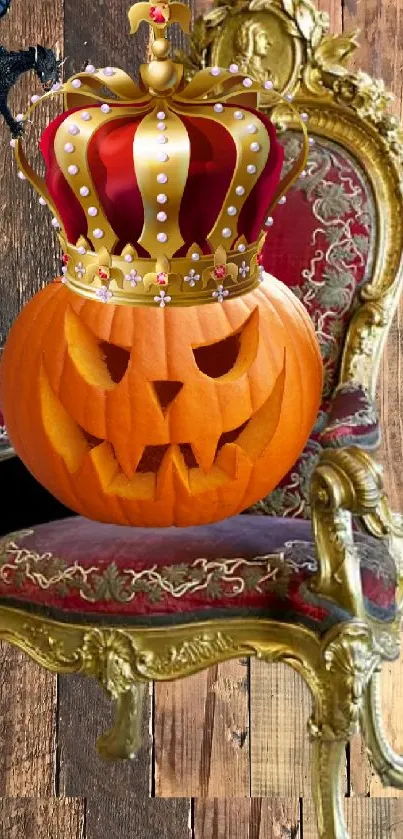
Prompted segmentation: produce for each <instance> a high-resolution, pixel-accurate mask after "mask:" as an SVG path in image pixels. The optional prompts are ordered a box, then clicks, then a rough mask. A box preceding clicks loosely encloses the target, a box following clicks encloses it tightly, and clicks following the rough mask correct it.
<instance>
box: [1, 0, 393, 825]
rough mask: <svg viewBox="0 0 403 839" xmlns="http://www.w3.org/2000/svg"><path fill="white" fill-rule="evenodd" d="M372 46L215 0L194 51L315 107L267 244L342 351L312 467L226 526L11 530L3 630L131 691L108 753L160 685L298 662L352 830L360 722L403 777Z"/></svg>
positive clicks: (380, 762) (202, 60)
mask: <svg viewBox="0 0 403 839" xmlns="http://www.w3.org/2000/svg"><path fill="white" fill-rule="evenodd" d="M294 11H295V14H294ZM354 46H355V38H354V36H351V37H350V38H347V37H346V36H343V37H341V36H340V37H338V36H336V37H333V36H330V35H328V34H327V20H326V17H325V16H324V15H323V14H321V13H318V12H317V11H316V10H315V9H314V7H313V6H312V5H310V3H309V2H307V0H306V2H305V3H304V6H303V11H302V12H301V7H300V6H298V7H297V9H296V10H294V4H293V3H291V2H288V0H287V2H286V0H271V2H269V0H268V2H267V4H266V5H265V6H263V4H260V6H259V10H258V11H251V10H248V8H247V6H246V5H242V6H240V5H239V4H238V5H233V6H228V5H227V6H225V7H224V6H217V7H215V8H213V10H212V11H210V12H209V13H208V14H207V15H205V17H204V18H203V19H200V20H199V21H198V22H197V25H196V29H195V33H194V36H193V40H192V43H191V50H190V54H189V56H188V58H187V59H186V61H187V67H188V71H189V75H191V74H192V72H193V71H194V70H196V69H199V68H200V66H205V65H208V64H210V63H213V64H214V65H221V66H228V65H229V64H230V63H231V62H233V61H236V62H237V63H238V65H239V66H240V67H241V69H242V70H245V71H247V72H248V73H249V74H250V75H252V76H254V77H255V78H257V79H259V80H260V81H262V80H272V81H273V83H274V85H275V86H276V88H277V89H279V90H280V91H281V92H283V93H284V94H285V95H286V96H292V97H294V102H295V104H296V105H297V106H298V107H299V109H300V111H301V112H302V113H303V114H306V117H304V119H305V120H306V121H307V126H308V130H309V135H310V138H311V148H310V154H309V159H308V164H307V167H306V170H305V172H304V176H303V177H301V178H300V180H299V182H298V183H297V184H296V186H295V187H294V188H293V190H292V192H291V193H290V194H289V197H288V200H287V202H286V203H283V204H282V206H279V207H278V209H277V210H276V212H275V215H274V219H273V226H272V228H271V232H270V234H269V236H268V238H267V245H266V249H265V254H264V260H265V261H264V267H265V268H266V269H267V270H268V271H270V272H271V273H273V274H274V275H275V276H277V277H278V278H279V279H280V280H282V281H283V282H284V283H286V284H288V285H289V286H290V287H291V288H292V290H293V292H294V293H295V294H296V295H298V297H299V298H300V299H301V300H302V301H303V303H304V304H305V306H306V308H307V310H308V312H309V314H310V315H311V317H312V319H313V322H314V324H315V327H316V330H317V334H318V336H319V340H320V343H321V347H322V353H323V359H324V366H325V384H324V391H323V402H322V406H321V410H320V413H319V415H318V418H317V422H316V425H315V428H314V430H313V433H312V436H311V438H310V440H309V442H308V445H307V447H306V449H305V451H304V452H303V454H302V456H301V458H300V459H299V461H298V463H297V464H296V465H295V466H294V468H293V469H292V470H291V472H290V474H289V475H288V476H287V477H286V478H285V479H284V480H283V481H282V482H281V484H280V486H279V487H278V488H277V489H276V490H275V491H274V492H273V493H272V494H271V495H270V497H268V498H265V499H262V500H261V501H260V502H259V503H258V504H256V505H255V506H254V507H253V508H252V509H250V510H248V511H245V513H244V514H242V515H240V516H236V517H234V518H231V519H227V520H226V521H223V522H220V523H218V524H214V525H209V526H204V527H191V528H186V529H164V530H156V529H144V528H132V529H131V528H126V527H119V526H115V525H106V524H98V523H95V522H92V521H89V520H87V519H84V518H82V517H74V518H67V519H64V520H63V521H60V520H59V521H57V522H49V523H43V524H40V525H38V526H33V527H32V528H30V529H27V530H25V531H20V532H17V533H12V534H9V535H8V536H6V537H4V538H3V540H2V541H1V545H0V602H1V606H0V635H1V637H2V638H4V639H6V640H8V641H10V642H11V643H13V644H16V645H18V646H19V647H21V648H22V649H24V650H25V651H26V652H27V653H28V654H29V655H31V656H32V657H33V658H34V659H36V660H37V661H39V662H40V663H41V664H42V665H43V666H45V667H48V668H50V669H52V670H53V671H57V672H63V673H66V672H77V671H80V672H84V673H87V674H88V675H90V676H93V677H95V678H96V679H98V681H99V683H100V684H101V685H102V687H103V688H105V689H106V691H107V692H108V693H109V695H110V696H111V697H112V698H113V699H114V700H115V701H116V704H117V717H116V723H115V726H114V728H113V729H112V730H111V731H110V732H108V733H107V734H105V735H104V736H103V737H102V738H101V740H100V742H99V744H98V746H99V749H100V752H101V754H103V755H105V756H107V757H123V758H130V757H133V755H134V754H135V752H136V749H137V747H138V738H139V729H138V722H139V719H140V708H141V697H142V693H143V689H144V684H145V683H146V682H147V680H153V679H158V680H164V679H165V680H169V679H176V678H180V677H184V676H186V675H188V674H190V673H192V672H195V671H197V670H200V669H202V668H205V667H209V666H210V665H212V664H214V663H216V662H219V661H223V660H225V659H229V658H231V657H232V658H234V657H239V656H253V655H257V656H259V657H261V658H263V659H265V660H267V661H268V662H269V661H273V660H275V661H278V660H283V661H285V662H287V663H289V664H290V665H291V666H292V667H294V668H295V669H296V670H297V671H298V672H299V673H300V674H301V675H302V676H303V677H304V678H305V680H306V681H307V683H308V685H309V687H310V689H311V691H312V696H313V712H312V717H311V719H310V721H309V729H310V733H311V735H312V738H313V742H314V760H313V789H314V794H315V798H316V806H317V819H318V826H319V833H320V836H321V837H322V839H325V838H326V839H347V837H348V833H347V828H346V826H345V821H344V816H343V799H342V793H341V789H340V783H339V781H340V770H341V765H342V762H343V760H344V755H345V746H346V744H347V743H348V741H349V739H350V737H351V736H352V735H353V733H355V732H356V730H357V729H358V728H359V727H361V728H362V731H363V734H364V737H365V739H366V744H367V748H368V750H369V752H370V754H371V756H372V760H373V763H374V766H375V768H376V770H377V771H378V772H379V774H380V776H381V778H382V780H383V781H384V782H385V783H387V784H391V785H394V786H396V787H400V788H401V787H403V759H402V758H400V757H398V756H397V755H395V754H394V752H393V751H392V749H391V747H390V746H389V745H388V744H387V742H386V738H385V735H384V732H383V728H382V725H381V721H380V715H379V673H380V669H381V665H382V661H383V660H392V659H395V658H396V657H397V656H398V652H399V624H400V612H401V599H400V598H401V595H400V591H401V586H400V579H401V561H402V560H401V557H402V548H401V545H402V541H401V540H402V537H403V529H402V527H401V525H400V522H399V519H398V517H397V516H396V515H394V514H393V513H392V512H391V511H390V508H389V505H388V500H387V497H386V495H385V492H384V490H383V485H382V473H381V469H380V467H379V466H378V465H377V463H376V461H375V460H374V458H373V455H372V454H371V453H370V452H371V451H372V450H373V449H375V448H376V447H377V445H378V443H379V437H380V431H379V423H378V419H377V414H376V409H375V406H374V401H373V400H374V394H375V387H376V377H377V371H378V367H379V359H380V356H381V351H382V347H383V345H384V342H385V340H386V337H387V332H388V328H389V326H390V323H391V319H392V316H393V313H394V310H395V308H396V305H397V302H398V296H399V291H400V287H401V280H402V271H401V257H402V248H403V231H402V227H401V216H402V212H403V198H402V192H401V188H402V183H401V159H402V154H403V137H402V135H401V134H400V131H399V128H398V126H397V123H396V120H395V119H394V118H393V117H391V116H388V115H387V114H386V112H385V108H386V106H387V105H388V103H389V96H388V94H387V93H385V91H384V88H383V85H382V83H381V82H374V81H372V80H371V79H370V78H369V77H368V76H366V75H365V74H363V73H358V74H352V73H350V72H348V70H347V69H345V66H344V64H345V60H346V59H347V57H348V55H349V53H350V52H351V51H352V50H353V49H354ZM277 122H278V129H279V132H280V136H281V137H282V142H283V143H284V146H285V151H286V158H285V166H286V167H288V166H290V165H291V161H292V159H293V158H295V157H296V156H297V154H298V151H299V149H298V144H299V142H300V141H299V139H298V134H297V133H296V132H295V130H294V129H295V126H293V123H292V118H291V117H290V116H289V115H287V114H286V113H285V112H284V113H282V111H281V109H279V111H278V114H277ZM295 421H296V422H297V421H298V417H297V416H296V418H295ZM5 437H6V433H5V430H3V431H2V441H3V442H2V445H3V453H4V456H6V455H7V456H9V455H11V454H12V449H11V447H10V446H9V445H8V444H7V443H6V442H5ZM20 492H21V489H20Z"/></svg>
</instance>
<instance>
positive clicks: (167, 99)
mask: <svg viewBox="0 0 403 839" xmlns="http://www.w3.org/2000/svg"><path fill="white" fill-rule="evenodd" d="M129 20H130V24H131V33H132V34H134V33H135V32H136V31H137V29H138V26H139V24H140V22H141V21H142V20H145V21H147V22H148V23H149V24H150V26H151V27H152V29H153V33H154V40H153V43H152V45H151V51H152V53H153V59H152V60H151V62H150V63H149V64H145V65H142V66H141V68H140V76H141V83H140V85H138V84H137V83H136V82H135V81H133V79H132V78H131V77H130V76H129V75H128V74H127V73H125V72H124V71H123V70H120V69H119V68H114V67H106V68H103V69H95V68H90V70H87V71H85V72H82V73H78V74H76V75H75V76H72V77H71V78H70V79H68V81H67V82H65V83H64V84H60V85H58V86H57V89H56V90H55V89H54V88H53V89H52V91H50V92H49V93H46V94H44V96H42V97H41V98H40V99H38V101H36V102H34V103H33V104H32V105H31V107H30V108H29V110H28V111H27V113H26V115H25V118H28V117H30V116H31V114H32V112H33V111H34V110H35V109H36V108H37V107H38V105H39V103H40V102H43V100H44V99H47V98H49V97H53V96H58V95H63V104H64V109H65V110H69V109H71V108H78V109H79V108H80V107H85V106H91V110H88V111H87V110H83V111H81V113H80V112H79V111H78V110H77V111H75V112H74V113H73V114H70V115H69V116H67V117H66V118H65V119H64V120H63V122H62V123H61V125H60V126H59V127H58V129H57V131H56V135H55V139H54V149H55V155H56V159H57V162H58V164H59V167H60V169H61V171H62V172H63V175H64V177H65V179H66V181H67V183H68V184H69V186H70V188H71V189H72V191H73V192H74V194H75V196H76V198H77V199H78V200H79V202H80V204H81V207H82V209H83V210H84V212H85V214H86V217H87V218H88V225H89V227H90V222H93V227H92V229H91V231H90V232H89V234H88V233H87V236H88V238H86V237H85V236H80V238H79V239H78V241H77V242H76V243H75V244H72V243H70V242H68V240H67V236H66V235H65V234H64V232H60V234H59V239H60V242H61V245H62V248H63V262H64V267H63V275H64V276H63V278H62V279H63V281H64V282H65V283H66V284H67V285H68V286H69V287H70V288H71V289H73V290H74V291H75V292H77V293H78V294H80V295H83V296H85V297H88V298H93V299H98V300H101V301H103V302H109V301H110V302H113V303H122V304H126V305H140V306H144V305H152V306H155V305H159V306H161V307H162V306H165V305H166V304H168V303H169V304H170V305H179V306H186V305H198V304H200V303H211V302H214V301H218V302H221V303H222V302H224V300H226V299H229V298H231V297H236V296H239V295H241V294H245V293H246V292H248V291H251V290H252V289H253V288H255V287H256V286H257V285H258V284H259V282H260V281H261V279H262V271H261V268H260V266H259V256H258V251H259V250H260V247H261V244H262V242H263V239H264V235H265V232H266V231H267V227H266V228H265V226H263V229H262V231H261V233H260V234H259V237H258V239H257V241H256V242H253V243H248V242H247V241H246V239H245V237H243V236H238V238H236V236H235V235H234V232H233V230H232V229H231V228H230V227H229V226H228V225H229V224H230V223H231V219H232V218H233V217H235V218H236V217H237V216H238V215H239V212H240V210H241V209H242V206H243V205H244V203H245V201H246V199H247V198H248V196H249V195H250V194H251V191H252V189H253V187H254V186H255V184H256V183H257V181H258V179H259V177H260V176H261V174H262V172H263V170H264V167H265V165H266V163H267V160H268V156H269V151H270V141H269V136H268V133H267V131H266V129H265V126H264V123H263V122H262V121H261V120H260V119H259V117H258V116H256V115H252V114H250V116H248V114H249V112H248V110H246V111H245V112H244V111H242V110H240V109H241V108H242V107H244V108H245V109H248V108H250V107H253V108H255V109H256V107H257V105H258V98H259V94H260V93H262V92H263V91H264V93H265V109H266V110H267V107H271V108H272V109H274V108H280V110H281V109H284V108H286V109H289V110H291V111H292V113H293V115H294V117H295V118H296V119H297V120H298V122H299V124H300V127H301V132H302V136H303V143H302V149H301V153H300V155H299V157H298V159H297V160H296V161H295V163H294V164H293V166H292V168H291V169H290V170H289V171H288V172H287V174H286V176H285V177H284V178H283V179H282V180H281V182H280V184H279V186H278V188H277V190H276V193H275V195H274V196H273V198H272V200H271V202H270V204H269V206H268V207H267V209H266V213H265V217H266V216H268V218H267V220H266V222H265V224H266V225H267V224H270V223H271V218H270V215H269V214H270V212H271V210H272V208H273V206H274V205H275V204H276V203H277V202H278V201H279V199H280V198H281V197H282V196H283V195H284V194H285V192H287V191H288V189H289V188H290V186H291V184H292V183H293V182H294V181H295V180H296V179H297V178H298V176H299V174H300V173H301V171H302V170H303V169H304V166H305V164H306V159H307V150H308V137H307V131H306V127H305V124H304V122H303V120H302V119H301V116H300V114H299V112H298V110H297V109H296V108H295V107H294V106H293V105H292V104H291V103H290V102H288V101H287V100H286V99H285V98H284V97H283V96H281V95H280V94H278V93H276V92H275V91H273V90H268V87H270V85H266V86H265V87H266V89H265V88H264V87H262V85H260V84H259V83H257V82H255V81H253V80H252V79H250V78H249V77H248V76H245V74H243V73H240V72H239V71H238V68H237V67H235V66H234V65H231V67H230V68H229V69H228V70H224V69H221V68H219V67H211V68H205V69H203V70H201V71H200V72H199V73H197V74H196V75H195V76H194V77H193V79H192V80H191V81H190V82H189V83H188V84H187V85H186V86H185V85H184V82H183V66H182V65H181V64H177V63H175V62H173V61H172V59H171V58H170V57H168V52H169V42H168V40H167V39H166V37H165V30H166V28H167V26H168V25H169V24H171V23H174V22H176V23H179V24H180V26H181V27H182V28H183V29H184V30H185V31H189V21H190V11H189V8H188V7H187V6H185V5H184V4H183V3H177V2H172V3H169V2H166V3H164V2H162V3H158V5H155V4H152V3H147V2H140V3H136V4H135V5H134V6H132V8H131V9H130V10H129ZM105 89H107V90H108V92H109V93H110V94H111V95H110V96H105V95H104V92H103V91H104V90H105ZM267 102H268V106H267V104H266V103H267ZM94 106H95V107H94ZM133 106H135V114H136V115H138V116H139V117H142V120H141V122H140V124H139V127H138V129H137V131H136V133H135V138H134V145H133V157H134V161H135V170H136V178H137V184H138V187H139V190H140V193H141V197H142V200H143V206H144V227H143V231H142V233H141V236H140V238H139V240H138V241H139V244H141V245H142V247H143V248H144V249H145V250H147V251H148V252H149V253H152V256H150V257H147V258H143V257H139V256H138V253H137V250H136V247H135V245H134V244H133V243H132V242H128V243H127V244H126V245H125V247H124V248H123V250H122V252H121V253H120V254H116V253H114V248H115V247H116V244H117V241H118V237H117V236H116V233H115V231H114V230H113V228H112V227H111V225H110V224H109V221H108V219H107V216H106V214H105V212H104V210H103V207H102V204H101V202H100V200H99V198H98V196H97V192H96V188H95V185H94V184H93V182H92V179H91V175H90V172H89V169H88V165H87V149H88V144H89V142H90V140H91V138H92V137H93V135H94V134H95V132H96V131H97V130H98V128H100V127H101V126H103V125H105V124H106V123H107V122H110V121H111V120H115V119H119V118H120V119H122V118H123V117H125V116H129V115H133ZM226 106H232V107H226ZM186 115H189V116H191V115H193V116H197V117H198V118H208V119H210V120H213V121H214V122H216V123H218V124H220V125H221V126H223V127H224V128H225V129H226V130H227V131H228V133H230V135H231V137H232V139H233V140H234V143H235V146H236V155H237V160H236V166H235V170H234V174H233V177H232V180H231V184H230V186H229V189H228V192H227V195H226V200H225V201H224V203H223V206H222V208H221V211H220V213H219V216H218V218H217V219H216V221H215V223H214V226H213V228H212V230H211V231H210V233H209V235H208V237H207V241H208V244H209V246H210V248H211V253H209V254H204V253H202V250H201V249H200V248H199V247H198V246H197V245H192V246H191V247H190V248H189V249H188V251H187V254H186V256H184V257H181V258H178V257H173V254H174V253H175V252H177V251H178V250H179V249H180V248H181V246H182V245H183V244H184V240H183V238H182V236H181V233H180V228H179V209H180V204H181V198H182V196H183V192H184V188H185V185H186V181H187V176H188V166H189V159H190V142H189V137H188V134H187V131H186V128H185V125H184V123H183V122H182V120H181V118H180V117H181V116H186ZM246 118H248V122H247V123H246ZM77 122H79V125H77ZM153 140H154V143H153V142H152V141H153ZM155 140H156V145H155ZM66 141H67V142H66ZM165 144H167V148H168V149H169V154H168V152H167V151H166V150H165V149H166V145H165ZM15 153H16V158H17V162H18V165H19V167H20V169H21V171H22V173H24V175H25V177H26V178H27V179H28V180H29V181H30V183H31V184H32V185H33V186H34V188H35V189H36V190H37V191H38V192H39V193H40V195H41V198H42V201H44V202H46V203H47V204H48V206H49V207H50V208H51V210H52V211H53V214H54V221H53V224H54V226H55V227H58V228H62V223H61V219H60V217H59V215H58V211H57V208H56V206H55V205H54V202H53V200H52V198H51V196H50V193H49V191H48V189H47V186H46V183H45V181H44V179H43V178H41V177H40V176H39V175H38V174H37V173H36V172H35V171H34V169H33V168H32V166H31V165H30V163H29V162H28V160H27V158H26V155H25V153H24V151H23V148H22V144H21V140H18V141H17V142H16V146H15ZM162 190H163V191H162ZM165 205H167V208H169V218H168V213H167V212H166V211H165V209H164V207H165ZM228 242H230V243H231V249H230V250H229V251H227V249H226V244H227V243H228Z"/></svg>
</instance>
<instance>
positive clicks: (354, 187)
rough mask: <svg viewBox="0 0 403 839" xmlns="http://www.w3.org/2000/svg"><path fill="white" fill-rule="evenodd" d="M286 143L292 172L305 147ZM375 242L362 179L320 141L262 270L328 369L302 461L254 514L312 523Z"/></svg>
mask: <svg viewBox="0 0 403 839" xmlns="http://www.w3.org/2000/svg"><path fill="white" fill-rule="evenodd" d="M283 142H284V146H285V159H286V163H285V166H289V164H290V160H292V159H293V158H294V157H296V155H297V153H298V150H299V144H300V140H299V138H298V136H297V135H296V134H294V133H292V132H288V133H286V134H285V138H284V140H283ZM375 239H376V227H375V208H374V202H373V197H372V193H371V188H370V186H369V184H368V181H367V178H366V176H365V173H364V172H362V171H361V170H360V168H359V165H358V164H357V162H356V161H355V160H353V158H352V157H350V156H349V155H348V153H347V152H346V151H345V150H344V149H342V148H341V147H340V146H336V145H335V144H334V143H332V142H330V141H326V140H323V139H318V138H316V142H315V145H314V146H313V147H312V148H311V150H310V153H309V161H308V165H307V168H306V177H305V178H300V180H299V181H298V183H297V184H296V185H295V187H294V188H293V189H292V190H291V191H290V193H289V194H288V196H287V202H286V204H284V205H283V206H278V207H277V210H276V212H275V215H274V225H273V227H272V228H271V229H270V231H269V233H268V235H267V238H266V243H265V248H264V267H265V268H266V270H267V271H270V273H272V274H274V276H276V277H278V279H280V280H282V282H284V283H286V284H287V285H288V286H289V287H290V288H291V289H292V290H293V291H294V292H295V294H296V295H297V296H298V297H299V299H300V300H302V302H303V303H304V305H305V306H306V308H307V310H308V312H309V314H310V316H311V317H312V320H313V322H314V324H315V329H316V332H317V335H318V338H319V341H320V344H321V349H322V356H323V360H324V367H325V382H324V389H323V402H322V406H321V410H320V413H319V415H318V419H317V423H316V426H315V428H314V430H313V433H312V435H311V438H310V440H309V442H308V444H307V446H306V448H305V450H304V452H303V454H302V455H301V457H300V459H299V460H298V462H297V463H296V464H295V466H294V468H293V469H292V470H291V471H290V472H289V473H288V475H287V476H286V477H285V478H284V479H283V480H282V481H281V483H280V484H279V486H278V487H277V489H276V490H275V491H274V492H273V493H272V494H271V495H270V496H268V497H267V498H265V499H263V500H262V501H261V502H258V504H256V505H254V507H253V508H252V510H251V512H254V513H270V514H272V515H285V516H295V517H300V516H302V517H304V518H309V514H310V513H309V503H308V493H309V478H310V476H311V473H312V470H313V468H314V466H315V463H316V462H317V460H318V458H319V455H320V451H321V448H322V445H321V440H320V433H321V431H322V430H323V429H324V428H325V426H326V424H327V417H328V411H329V405H330V400H331V398H332V396H333V391H334V388H335V386H336V384H337V374H338V368H339V361H340V356H341V352H342V348H343V342H344V338H345V334H346V328H347V325H348V322H349V319H350V316H351V310H352V304H353V301H354V297H355V293H356V290H357V288H358V287H360V286H362V285H363V283H365V282H366V281H367V280H368V279H370V277H371V267H372V259H373V250H374V245H375ZM356 442H358V441H356Z"/></svg>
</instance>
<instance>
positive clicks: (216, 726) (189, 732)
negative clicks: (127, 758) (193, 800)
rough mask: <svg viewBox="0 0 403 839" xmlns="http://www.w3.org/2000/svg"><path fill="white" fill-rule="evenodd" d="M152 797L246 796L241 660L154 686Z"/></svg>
mask: <svg viewBox="0 0 403 839" xmlns="http://www.w3.org/2000/svg"><path fill="white" fill-rule="evenodd" d="M155 794H156V795H161V796H169V795H172V796H175V795H189V796H201V797H210V796H223V797H225V796H243V795H249V714H248V664H247V662H239V661H232V662H226V663H225V664H222V665H220V666H216V667H212V668H210V670H206V671H204V672H203V673H198V674H196V675H195V676H191V677H190V678H188V679H186V680H180V681H177V682H172V683H166V684H163V683H162V684H157V685H156V686H155Z"/></svg>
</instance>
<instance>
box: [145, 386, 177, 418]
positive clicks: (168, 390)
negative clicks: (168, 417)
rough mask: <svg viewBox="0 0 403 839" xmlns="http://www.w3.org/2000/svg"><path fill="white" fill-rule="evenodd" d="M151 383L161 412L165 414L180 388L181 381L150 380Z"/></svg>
mask: <svg viewBox="0 0 403 839" xmlns="http://www.w3.org/2000/svg"><path fill="white" fill-rule="evenodd" d="M152 385H153V388H154V391H155V395H156V397H157V399H158V402H159V405H160V408H161V410H162V413H163V414H165V413H166V411H167V410H168V408H169V406H170V404H171V402H173V400H174V399H175V396H177V395H178V393H179V391H180V390H182V388H183V382H171V381H156V382H152Z"/></svg>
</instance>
